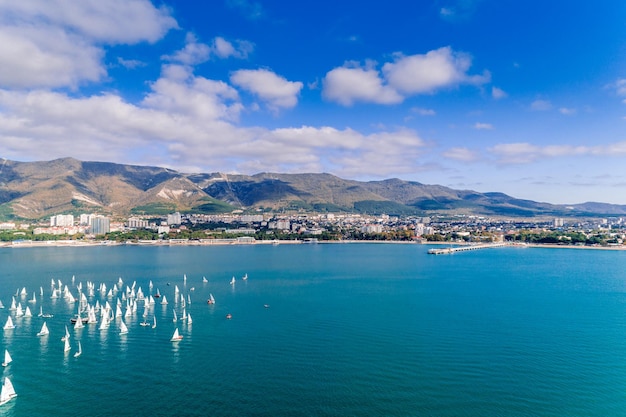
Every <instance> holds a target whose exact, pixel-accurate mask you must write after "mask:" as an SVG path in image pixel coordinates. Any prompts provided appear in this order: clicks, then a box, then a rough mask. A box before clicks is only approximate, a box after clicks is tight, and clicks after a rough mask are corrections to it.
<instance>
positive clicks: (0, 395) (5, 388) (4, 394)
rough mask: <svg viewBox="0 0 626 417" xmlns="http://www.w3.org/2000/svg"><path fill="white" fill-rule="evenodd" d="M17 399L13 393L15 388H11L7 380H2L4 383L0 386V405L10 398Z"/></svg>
mask: <svg viewBox="0 0 626 417" xmlns="http://www.w3.org/2000/svg"><path fill="white" fill-rule="evenodd" d="M14 397H17V394H16V393H15V388H13V384H12V383H11V380H10V379H9V378H6V377H5V378H4V383H3V384H2V391H0V405H2V404H4V403H6V402H7V401H9V400H10V399H11V398H14Z"/></svg>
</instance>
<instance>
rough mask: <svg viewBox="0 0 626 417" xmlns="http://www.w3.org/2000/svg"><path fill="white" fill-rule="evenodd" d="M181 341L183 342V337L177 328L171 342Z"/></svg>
mask: <svg viewBox="0 0 626 417" xmlns="http://www.w3.org/2000/svg"><path fill="white" fill-rule="evenodd" d="M181 340H183V336H182V335H181V334H179V333H178V327H177V328H176V330H174V334H173V335H172V338H171V339H170V341H171V342H180V341H181Z"/></svg>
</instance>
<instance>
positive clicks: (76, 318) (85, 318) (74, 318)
mask: <svg viewBox="0 0 626 417" xmlns="http://www.w3.org/2000/svg"><path fill="white" fill-rule="evenodd" d="M77 321H78V317H72V318H71V319H70V322H71V323H72V324H76V322H77ZM80 321H81V322H82V323H83V324H87V322H89V317H81V318H80Z"/></svg>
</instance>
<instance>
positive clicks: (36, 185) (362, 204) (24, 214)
mask: <svg viewBox="0 0 626 417" xmlns="http://www.w3.org/2000/svg"><path fill="white" fill-rule="evenodd" d="M235 209H242V210H253V211H256V212H259V211H277V210H280V211H290V210H297V211H311V212H357V213H368V214H381V213H386V214H397V215H431V214H433V213H447V214H468V215H470V214H471V215H483V216H508V217H535V216H601V215H611V216H613V215H616V216H619V215H626V205H616V204H608V203H601V202H585V203H581V204H569V205H559V204H550V203H545V202H536V201H532V200H524V199H518V198H515V197H511V196H509V195H507V194H504V193H501V192H486V193H481V192H477V191H473V190H455V189H452V188H449V187H445V186H442V185H436V184H432V185H429V184H423V183H420V182H417V181H405V180H402V179H399V178H389V179H384V180H378V181H367V182H364V181H356V180H349V179H343V178H340V177H337V176H335V175H332V174H328V173H298V174H284V173H272V172H262V173H257V174H254V175H242V174H225V173H220V172H213V173H191V174H188V173H182V172H179V171H176V170H172V169H169V168H162V167H155V166H142V165H127V164H118V163H113V162H97V161H80V160H77V159H74V158H69V157H68V158H59V159H55V160H51V161H36V162H19V161H10V160H4V161H3V163H2V164H1V165H0V218H2V219H43V218H45V217H49V216H51V215H54V214H61V213H79V212H96V213H102V214H106V215H112V216H130V215H133V214H144V215H162V214H164V213H167V212H173V211H181V212H199V213H206V214H212V213H225V212H231V211H233V210H235Z"/></svg>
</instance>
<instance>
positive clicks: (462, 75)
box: [382, 47, 490, 94]
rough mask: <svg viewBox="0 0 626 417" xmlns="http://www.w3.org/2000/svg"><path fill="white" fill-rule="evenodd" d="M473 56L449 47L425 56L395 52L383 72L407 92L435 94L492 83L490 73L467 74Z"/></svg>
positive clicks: (393, 84) (395, 85) (400, 88)
mask: <svg viewBox="0 0 626 417" xmlns="http://www.w3.org/2000/svg"><path fill="white" fill-rule="evenodd" d="M471 64H472V59H471V57H470V56H469V55H468V54H464V53H460V52H454V51H452V48H450V47H444V48H439V49H436V50H433V51H429V52H428V53H426V54H424V55H411V56H404V55H400V54H398V55H396V59H395V61H394V62H393V63H391V62H388V63H386V64H384V65H383V68H382V72H383V74H384V77H385V79H386V80H387V82H388V83H389V85H390V86H392V87H393V88H395V89H396V90H397V91H399V92H402V93H404V94H425V93H432V92H434V91H436V90H438V89H441V88H447V87H452V86H456V85H458V84H473V85H481V84H484V83H486V82H489V79H490V76H489V73H485V74H483V75H468V74H467V71H468V70H469V68H470V66H471Z"/></svg>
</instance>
